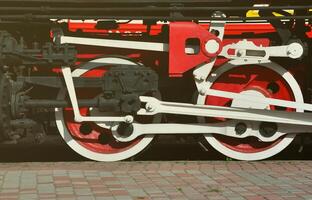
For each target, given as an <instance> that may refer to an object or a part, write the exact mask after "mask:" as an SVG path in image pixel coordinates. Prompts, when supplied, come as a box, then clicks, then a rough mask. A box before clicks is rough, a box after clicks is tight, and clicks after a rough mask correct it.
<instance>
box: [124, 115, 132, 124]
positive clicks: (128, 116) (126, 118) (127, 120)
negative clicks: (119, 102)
mask: <svg viewBox="0 0 312 200" xmlns="http://www.w3.org/2000/svg"><path fill="white" fill-rule="evenodd" d="M125 122H126V123H128V124H131V123H132V122H133V117H132V116H131V115H127V116H125Z"/></svg>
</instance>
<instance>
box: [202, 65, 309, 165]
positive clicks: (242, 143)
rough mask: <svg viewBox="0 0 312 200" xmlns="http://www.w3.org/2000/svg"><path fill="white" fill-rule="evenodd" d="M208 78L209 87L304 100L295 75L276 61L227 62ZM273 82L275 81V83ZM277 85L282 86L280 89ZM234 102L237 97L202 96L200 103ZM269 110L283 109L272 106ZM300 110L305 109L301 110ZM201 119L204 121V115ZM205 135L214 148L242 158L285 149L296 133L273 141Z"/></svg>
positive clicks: (218, 119)
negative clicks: (236, 64)
mask: <svg viewBox="0 0 312 200" xmlns="http://www.w3.org/2000/svg"><path fill="white" fill-rule="evenodd" d="M208 80H209V82H210V83H211V84H210V85H209V88H213V89H220V90H225V91H231V92H238V93H240V92H244V91H252V90H253V91H257V93H261V94H262V95H263V96H266V97H271V98H277V99H283V100H293V101H297V102H303V96H302V93H301V90H300V87H299V85H298V83H297V82H296V80H295V79H294V77H293V76H292V75H291V74H290V73H289V72H288V71H286V70H285V69H284V68H282V67H281V66H279V65H277V64H276V63H268V64H261V65H258V66H240V67H235V66H233V65H231V64H229V63H227V64H225V65H224V66H221V67H220V68H218V69H217V70H216V71H215V72H214V75H213V76H211V77H209V78H208ZM272 83H274V84H273V86H272ZM269 84H270V85H269ZM275 84H276V85H277V86H278V90H277V91H276V85H275ZM274 85H275V86H274ZM268 86H270V87H268ZM268 88H270V90H268ZM274 88H275V89H274ZM272 90H273V91H272ZM233 102H234V100H233V101H232V102H229V99H226V98H220V97H212V96H209V97H205V96H199V97H198V100H197V103H198V104H207V105H218V106H231V105H232V103H233ZM247 107H248V106H247ZM261 109H263V108H261ZM269 109H271V110H277V109H281V108H279V107H276V106H269ZM286 111H293V109H289V108H286ZM296 111H297V112H303V110H301V109H297V110H296ZM200 120H201V121H203V119H202V118H201V119H200ZM215 120H217V121H222V120H224V119H220V118H217V119H215ZM205 138H206V140H207V141H208V142H209V144H210V145H211V146H212V147H214V148H215V149H216V150H217V151H219V152H221V153H222V154H224V155H226V156H228V157H231V158H234V159H238V160H261V159H266V158H269V157H271V156H273V155H276V154H277V153H279V152H280V151H282V150H283V149H285V148H286V147H287V146H288V145H289V144H290V143H291V142H292V141H293V139H294V138H295V134H287V135H286V136H283V137H281V138H279V139H277V140H275V141H274V142H269V143H267V142H259V141H258V140H257V139H256V138H252V137H248V138H245V139H238V138H231V137H226V136H220V135H216V134H206V135H205Z"/></svg>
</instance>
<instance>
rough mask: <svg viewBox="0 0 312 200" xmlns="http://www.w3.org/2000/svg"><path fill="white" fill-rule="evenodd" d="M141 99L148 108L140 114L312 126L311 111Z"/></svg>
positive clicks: (142, 97)
mask: <svg viewBox="0 0 312 200" xmlns="http://www.w3.org/2000/svg"><path fill="white" fill-rule="evenodd" d="M140 99H141V101H142V102H146V109H140V110H139V111H138V113H137V114H139V115H155V114H157V113H168V114H178V115H194V116H202V117H222V118H229V119H240V120H247V121H265V122H275V123H285V124H297V125H308V126H312V114H311V113H299V112H286V111H273V110H260V109H250V108H231V107H221V106H210V105H194V104H187V103H175V102H165V101H159V100H157V99H156V98H153V97H146V96H141V97H140Z"/></svg>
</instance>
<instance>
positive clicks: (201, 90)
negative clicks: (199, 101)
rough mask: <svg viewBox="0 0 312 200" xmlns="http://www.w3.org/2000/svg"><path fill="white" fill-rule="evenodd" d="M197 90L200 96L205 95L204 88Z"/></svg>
mask: <svg viewBox="0 0 312 200" xmlns="http://www.w3.org/2000/svg"><path fill="white" fill-rule="evenodd" d="M198 92H199V94H200V95H202V96H204V95H206V90H205V89H204V88H201V89H199V91H198Z"/></svg>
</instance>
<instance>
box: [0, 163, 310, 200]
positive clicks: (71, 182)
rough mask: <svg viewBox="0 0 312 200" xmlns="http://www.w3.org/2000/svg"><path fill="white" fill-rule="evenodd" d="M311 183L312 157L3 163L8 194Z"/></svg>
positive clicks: (184, 194) (0, 179) (121, 195)
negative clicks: (282, 159)
mask: <svg viewBox="0 0 312 200" xmlns="http://www.w3.org/2000/svg"><path fill="white" fill-rule="evenodd" d="M21 169H24V170H21ZM311 187H312V161H305V162H302V161H262V162H236V161H235V162H234V161H233V162H222V161H203V162H197V161H192V162H186V161H181V162H122V164H120V163H118V162H116V163H101V162H73V163H71V162H61V163H1V164H0V199H5V200H7V199H8V200H9V199H22V200H24V199H26V200H27V199H83V200H88V199H92V200H93V199H95V200H97V199H107V200H110V199H112V200H116V199H117V200H119V199H120V200H122V199H125V200H127V199H135V200H141V199H179V200H180V199H212V200H226V199H231V200H240V199H248V200H260V199H267V200H268V199H274V200H279V199H281V200H283V199H288V200H291V199H312V191H311Z"/></svg>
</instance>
